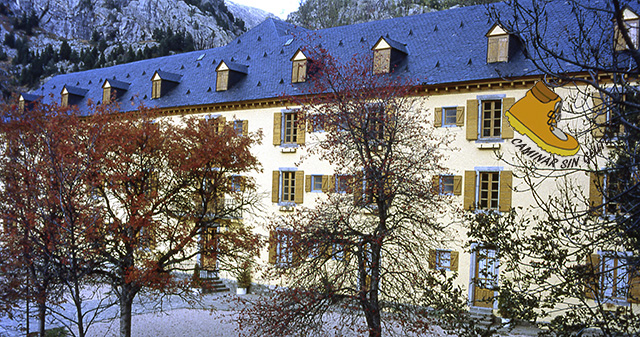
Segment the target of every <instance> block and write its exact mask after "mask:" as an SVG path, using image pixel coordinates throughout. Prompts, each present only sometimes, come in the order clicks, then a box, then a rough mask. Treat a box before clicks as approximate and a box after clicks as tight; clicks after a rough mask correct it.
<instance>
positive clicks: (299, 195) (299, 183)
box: [293, 171, 304, 204]
mask: <svg viewBox="0 0 640 337" xmlns="http://www.w3.org/2000/svg"><path fill="white" fill-rule="evenodd" d="M303 201H304V171H296V174H295V195H294V196H293V202H295V203H296V204H301V203H302V202H303Z"/></svg>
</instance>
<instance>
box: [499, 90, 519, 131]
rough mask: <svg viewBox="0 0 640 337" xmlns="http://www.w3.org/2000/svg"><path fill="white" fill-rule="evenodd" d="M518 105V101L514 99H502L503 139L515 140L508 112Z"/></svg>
mask: <svg viewBox="0 0 640 337" xmlns="http://www.w3.org/2000/svg"><path fill="white" fill-rule="evenodd" d="M515 103H516V99H515V98H513V97H505V98H503V99H502V138H503V139H511V138H513V128H512V127H511V124H510V123H509V119H508V118H507V114H506V112H507V110H509V109H511V107H512V106H513V105H514V104H515Z"/></svg>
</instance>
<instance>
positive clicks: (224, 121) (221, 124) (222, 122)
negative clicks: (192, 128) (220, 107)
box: [216, 116, 227, 134]
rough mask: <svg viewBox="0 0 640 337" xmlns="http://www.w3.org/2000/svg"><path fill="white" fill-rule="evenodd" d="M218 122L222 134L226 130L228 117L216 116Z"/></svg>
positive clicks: (219, 131)
mask: <svg viewBox="0 0 640 337" xmlns="http://www.w3.org/2000/svg"><path fill="white" fill-rule="evenodd" d="M216 123H217V124H218V134H221V133H222V131H224V127H225V125H226V124H227V119H226V118H225V117H222V116H220V117H218V118H216Z"/></svg>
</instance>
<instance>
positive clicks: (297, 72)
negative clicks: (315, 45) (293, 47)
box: [291, 49, 307, 83]
mask: <svg viewBox="0 0 640 337" xmlns="http://www.w3.org/2000/svg"><path fill="white" fill-rule="evenodd" d="M306 81H307V56H306V55H305V54H304V53H303V52H302V50H300V49H298V50H297V51H296V53H295V54H293V57H292V58H291V83H301V82H306Z"/></svg>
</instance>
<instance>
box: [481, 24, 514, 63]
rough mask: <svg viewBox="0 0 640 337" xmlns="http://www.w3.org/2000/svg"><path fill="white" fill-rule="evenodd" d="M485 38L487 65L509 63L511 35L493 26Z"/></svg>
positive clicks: (499, 27) (497, 25) (498, 26)
mask: <svg viewBox="0 0 640 337" xmlns="http://www.w3.org/2000/svg"><path fill="white" fill-rule="evenodd" d="M485 36H486V37H487V63H496V62H509V50H510V49H509V48H510V44H512V43H510V42H511V35H509V33H508V32H507V31H506V30H504V28H502V27H501V26H500V25H499V24H494V25H493V26H492V27H491V29H489V32H487V34H486V35H485Z"/></svg>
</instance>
